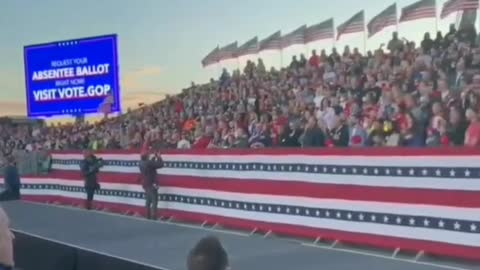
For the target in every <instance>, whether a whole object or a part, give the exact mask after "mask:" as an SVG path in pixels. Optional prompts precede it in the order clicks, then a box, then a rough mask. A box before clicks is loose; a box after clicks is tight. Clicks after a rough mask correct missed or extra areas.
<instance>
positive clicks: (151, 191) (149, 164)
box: [139, 152, 163, 220]
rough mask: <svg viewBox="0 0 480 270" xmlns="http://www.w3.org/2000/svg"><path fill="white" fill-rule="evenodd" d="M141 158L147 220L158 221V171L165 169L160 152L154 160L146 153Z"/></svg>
mask: <svg viewBox="0 0 480 270" xmlns="http://www.w3.org/2000/svg"><path fill="white" fill-rule="evenodd" d="M140 158H141V160H140V164H139V165H140V175H141V177H140V181H141V182H142V186H143V189H144V190H145V207H146V209H147V218H148V219H153V220H156V219H157V207H158V179H157V170H158V169H160V168H162V167H163V160H162V158H161V156H160V155H159V153H158V152H157V153H156V154H155V156H154V157H153V158H150V157H149V155H148V154H146V153H144V154H142V155H141V157H140Z"/></svg>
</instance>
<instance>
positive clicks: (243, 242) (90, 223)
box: [1, 202, 480, 270]
mask: <svg viewBox="0 0 480 270" xmlns="http://www.w3.org/2000/svg"><path fill="white" fill-rule="evenodd" d="M1 206H2V207H4V209H5V210H6V212H7V213H8V215H9V216H10V218H11V220H12V229H13V230H14V231H17V232H22V233H25V234H29V235H32V236H36V237H40V238H44V239H48V240H53V241H56V242H61V243H65V244H67V245H70V246H74V247H77V248H79V249H84V250H88V251H94V252H98V253H102V254H107V255H109V256H111V257H117V258H123V259H125V260H128V261H131V262H136V263H139V264H143V265H148V266H155V267H156V268H158V269H163V270H184V269H185V257H186V254H187V252H188V251H189V249H190V248H191V247H192V246H193V245H194V244H195V243H196V242H197V241H198V240H199V239H200V238H202V237H203V236H205V235H210V234H213V235H216V236H218V237H219V238H220V239H221V241H222V243H223V244H224V246H225V248H226V249H227V251H228V253H229V256H230V262H231V266H232V269H234V270H243V269H248V270H266V269H271V270H291V269H296V270H319V269H327V270H351V269H359V270H360V269H368V270H385V269H388V270H405V269H409V270H439V269H452V270H465V269H469V270H480V266H476V265H473V264H468V263H459V262H452V261H446V260H441V261H440V260H434V259H432V258H428V257H426V256H423V257H420V258H416V259H417V260H415V258H414V257H409V256H406V255H402V254H397V255H396V256H395V257H392V253H388V252H385V253H382V252H379V251H367V250H363V249H354V248H347V247H344V246H342V245H341V244H336V245H335V246H333V247H331V246H329V245H326V244H315V245H314V244H313V243H312V242H310V243H308V242H307V241H301V240H294V239H284V238H279V237H276V236H273V235H271V236H268V237H265V236H264V235H256V234H250V233H247V232H238V231H228V230H223V229H213V228H206V227H201V226H200V225H198V226H196V225H189V224H180V223H173V222H165V221H148V220H144V219H141V218H136V217H130V216H122V215H116V214H111V213H104V212H97V211H85V210H82V209H77V208H69V207H64V206H54V205H42V204H37V203H29V202H6V203H2V204H1ZM32 252H35V251H33V250H32Z"/></svg>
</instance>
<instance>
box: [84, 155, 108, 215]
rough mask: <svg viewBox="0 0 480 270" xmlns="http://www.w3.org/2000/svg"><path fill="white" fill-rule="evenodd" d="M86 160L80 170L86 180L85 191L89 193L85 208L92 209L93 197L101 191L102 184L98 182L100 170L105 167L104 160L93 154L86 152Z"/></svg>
mask: <svg viewBox="0 0 480 270" xmlns="http://www.w3.org/2000/svg"><path fill="white" fill-rule="evenodd" d="M83 156H84V159H83V160H82V161H81V162H80V170H81V172H82V175H83V179H84V180H85V184H84V187H85V191H86V193H87V200H86V202H85V208H86V209H87V210H90V209H92V202H93V196H94V194H95V191H96V190H99V189H100V184H99V183H98V180H97V174H98V173H99V172H100V168H101V167H103V159H99V158H97V157H96V156H95V155H94V154H93V153H92V152H90V151H85V152H84V153H83Z"/></svg>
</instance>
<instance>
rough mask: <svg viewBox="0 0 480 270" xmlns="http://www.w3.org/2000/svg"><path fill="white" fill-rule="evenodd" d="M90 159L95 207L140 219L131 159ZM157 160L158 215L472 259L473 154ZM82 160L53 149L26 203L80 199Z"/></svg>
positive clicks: (329, 152) (214, 154) (384, 152)
mask: <svg viewBox="0 0 480 270" xmlns="http://www.w3.org/2000/svg"><path fill="white" fill-rule="evenodd" d="M97 156H98V157H101V158H103V159H104V161H105V166H104V167H103V168H102V169H101V172H100V174H99V180H100V183H101V186H102V189H101V190H100V191H99V192H98V195H97V197H96V200H97V203H98V204H99V206H101V207H106V208H109V209H110V210H112V211H122V212H127V211H130V212H131V213H134V212H138V213H141V211H142V210H143V205H144V199H145V197H144V193H143V190H142V188H141V186H140V185H139V183H138V182H137V181H136V179H137V178H138V173H139V169H138V162H139V158H140V157H139V154H133V153H131V152H128V151H126V152H116V153H100V154H98V155H97ZM162 156H163V159H164V161H165V167H164V168H162V169H160V170H159V174H160V175H159V181H160V189H159V193H160V205H159V207H160V208H161V211H160V214H161V215H162V216H174V217H175V218H179V219H182V218H185V219H190V220H193V221H198V222H203V221H204V220H206V219H208V220H209V221H210V222H214V223H215V222H218V223H219V224H221V225H230V226H234V227H240V228H244V229H250V230H251V229H253V228H258V229H259V230H271V231H273V232H274V233H279V234H282V233H286V234H289V235H295V236H308V237H312V238H316V237H318V236H322V238H326V239H337V240H340V241H342V240H343V241H347V242H354V243H359V244H368V245H375V246H378V247H384V248H386V247H389V248H401V249H405V250H423V251H425V252H427V253H433V254H439V255H450V256H459V257H463V258H470V259H477V260H478V259H480V253H479V252H478V250H480V215H479V213H480V165H479V164H480V152H479V151H478V150H477V149H453V150H451V149H401V148H399V149H397V148H391V149H357V150H352V149H351V150H349V151H348V152H347V151H343V149H321V150H315V149H295V150H287V149H285V150H282V149H263V150H262V151H250V150H248V149H247V150H234V149H232V150H230V151H220V150H190V151H188V152H185V151H181V152H176V151H169V152H165V153H163V155H162ZM81 159H82V154H80V153H54V154H53V171H52V172H51V173H49V174H48V175H45V176H39V177H36V178H28V177H27V178H23V179H22V181H23V187H22V194H23V195H24V198H25V199H27V200H35V201H41V202H45V201H51V202H55V201H57V202H62V203H69V204H79V203H81V202H82V199H83V198H84V197H85V195H84V193H83V191H84V190H83V180H82V176H81V175H80V172H79V163H80V160H81ZM115 209H117V210H115Z"/></svg>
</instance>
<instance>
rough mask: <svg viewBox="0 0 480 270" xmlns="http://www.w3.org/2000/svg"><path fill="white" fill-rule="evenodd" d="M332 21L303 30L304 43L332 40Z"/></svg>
mask: <svg viewBox="0 0 480 270" xmlns="http://www.w3.org/2000/svg"><path fill="white" fill-rule="evenodd" d="M334 35H335V34H334V30H333V19H328V20H326V21H324V22H321V23H319V24H316V25H312V26H309V27H308V28H307V29H306V30H305V43H309V42H313V41H317V40H322V39H329V38H334Z"/></svg>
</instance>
